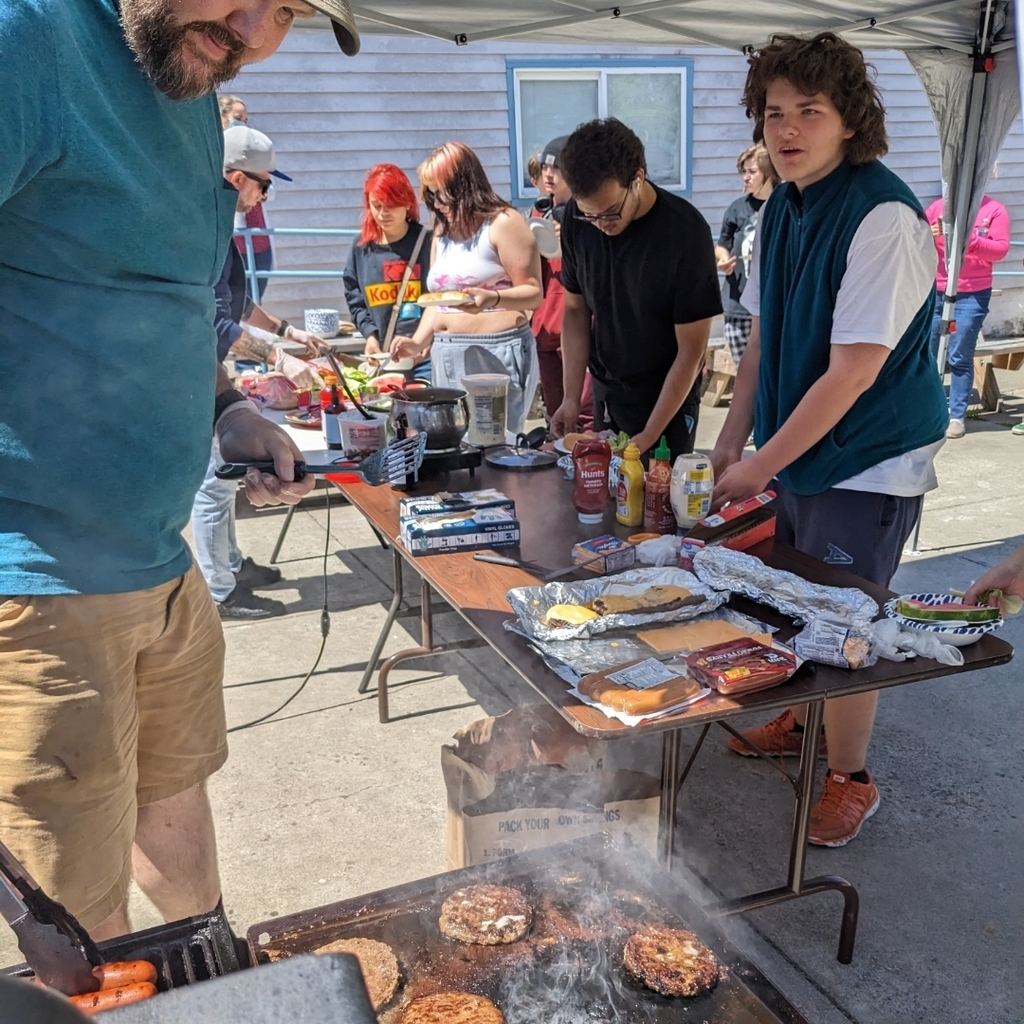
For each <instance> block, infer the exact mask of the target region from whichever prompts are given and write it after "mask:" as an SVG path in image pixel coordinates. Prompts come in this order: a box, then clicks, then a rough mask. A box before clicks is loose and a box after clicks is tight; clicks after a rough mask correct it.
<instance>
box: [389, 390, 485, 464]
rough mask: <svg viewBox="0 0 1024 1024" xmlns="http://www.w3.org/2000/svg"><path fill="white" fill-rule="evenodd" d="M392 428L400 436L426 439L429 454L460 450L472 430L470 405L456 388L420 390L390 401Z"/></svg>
mask: <svg viewBox="0 0 1024 1024" xmlns="http://www.w3.org/2000/svg"><path fill="white" fill-rule="evenodd" d="M391 425H392V426H393V427H394V428H395V433H396V434H397V435H398V436H399V437H402V436H409V435H412V434H426V435H427V451H433V452H438V451H446V450H447V449H450V448H458V446H459V445H460V444H461V442H462V439H463V437H465V434H466V431H467V430H468V429H469V402H468V401H467V399H466V392H465V391H458V390H456V389H455V388H417V389H415V390H412V391H405V392H403V393H402V394H399V393H398V392H395V394H394V395H393V397H392V400H391Z"/></svg>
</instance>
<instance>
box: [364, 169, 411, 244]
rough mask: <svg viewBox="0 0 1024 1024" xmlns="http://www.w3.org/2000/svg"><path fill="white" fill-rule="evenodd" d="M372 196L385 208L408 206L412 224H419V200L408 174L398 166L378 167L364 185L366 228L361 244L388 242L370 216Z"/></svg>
mask: <svg viewBox="0 0 1024 1024" xmlns="http://www.w3.org/2000/svg"><path fill="white" fill-rule="evenodd" d="M371 197H372V198H374V199H376V200H377V202H378V203H383V204H384V205H385V206H392V207H394V206H404V207H405V209H406V211H407V213H408V214H409V221H410V223H413V224H418V223H419V219H420V204H419V200H418V199H417V198H416V193H415V192H414V191H413V187H412V183H411V182H410V181H409V179H408V178H407V177H406V174H405V171H403V170H402V168H401V167H396V166H395V165H394V164H377V165H376V166H375V167H371V168H370V169H369V170H368V171H367V172H366V181H365V182H364V184H363V226H362V230H361V232H360V234H359V241H358V243H357V244H358V245H366V244H367V243H368V242H381V241H383V239H384V232H383V231H381V229H380V225H379V224H378V223H377V222H376V221H375V220H374V219H373V214H372V213H370V198H371Z"/></svg>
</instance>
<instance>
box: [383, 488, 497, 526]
mask: <svg viewBox="0 0 1024 1024" xmlns="http://www.w3.org/2000/svg"><path fill="white" fill-rule="evenodd" d="M474 508H504V509H508V511H509V512H512V513H514V512H515V510H516V503H515V502H514V501H513V500H512V499H511V498H509V497H506V496H505V495H504V494H502V493H501V491H496V490H495V489H494V488H493V487H489V488H485V489H484V490H481V491H457V492H454V493H448V492H447V491H442V492H441V493H439V494H431V495H429V496H427V497H420V498H402V499H400V500H399V502H398V518H399V519H400V520H401V519H409V518H411V517H415V516H436V515H444V514H445V513H449V512H465V511H467V510H469V509H474Z"/></svg>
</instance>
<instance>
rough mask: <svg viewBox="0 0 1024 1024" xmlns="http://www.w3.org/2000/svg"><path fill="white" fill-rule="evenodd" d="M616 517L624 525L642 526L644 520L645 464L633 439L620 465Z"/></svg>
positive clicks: (623, 454) (627, 446)
mask: <svg viewBox="0 0 1024 1024" xmlns="http://www.w3.org/2000/svg"><path fill="white" fill-rule="evenodd" d="M615 518H616V520H617V521H618V522H620V523H621V524H622V525H623V526H640V525H641V524H642V523H643V521H644V464H643V463H642V462H641V461H640V449H639V448H637V446H636V445H635V444H633V442H632V441H630V442H629V444H627V445H626V450H625V451H624V452H623V453H622V462H621V464H620V465H619V486H618V493H617V495H616V500H615Z"/></svg>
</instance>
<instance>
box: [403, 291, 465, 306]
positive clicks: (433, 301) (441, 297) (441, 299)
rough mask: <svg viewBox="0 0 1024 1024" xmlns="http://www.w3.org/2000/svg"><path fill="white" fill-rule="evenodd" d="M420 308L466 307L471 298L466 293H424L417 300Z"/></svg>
mask: <svg viewBox="0 0 1024 1024" xmlns="http://www.w3.org/2000/svg"><path fill="white" fill-rule="evenodd" d="M416 301H417V302H418V303H419V304H420V305H421V306H468V305H469V304H470V303H471V302H472V301H473V299H472V296H470V295H469V294H468V293H466V292H460V291H452V292H424V293H423V294H422V295H421V296H420V297H419V298H418V299H417V300H416Z"/></svg>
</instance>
